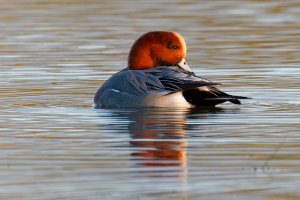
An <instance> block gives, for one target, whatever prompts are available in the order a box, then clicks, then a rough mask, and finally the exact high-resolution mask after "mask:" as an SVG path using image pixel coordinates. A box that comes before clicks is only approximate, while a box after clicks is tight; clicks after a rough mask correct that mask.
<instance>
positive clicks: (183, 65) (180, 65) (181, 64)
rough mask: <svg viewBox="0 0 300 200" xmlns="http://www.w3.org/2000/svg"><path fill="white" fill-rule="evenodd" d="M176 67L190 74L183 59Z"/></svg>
mask: <svg viewBox="0 0 300 200" xmlns="http://www.w3.org/2000/svg"><path fill="white" fill-rule="evenodd" d="M177 65H178V67H180V68H182V69H184V70H185V71H188V72H192V70H191V69H190V67H189V66H188V64H187V63H186V61H185V59H184V58H183V59H182V60H181V61H180V62H179V63H177Z"/></svg>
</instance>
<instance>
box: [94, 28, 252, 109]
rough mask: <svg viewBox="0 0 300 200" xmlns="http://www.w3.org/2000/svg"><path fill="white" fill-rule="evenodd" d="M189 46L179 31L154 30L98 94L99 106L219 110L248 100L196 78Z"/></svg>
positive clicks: (96, 98) (96, 97)
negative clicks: (124, 66)
mask: <svg viewBox="0 0 300 200" xmlns="http://www.w3.org/2000/svg"><path fill="white" fill-rule="evenodd" d="M186 55H187V47H186V43H185V40H184V38H183V37H182V36H181V35H180V34H179V33H177V32H167V31H152V32H148V33H145V34H143V35H142V36H140V37H139V38H138V39H137V40H136V41H135V42H134V43H133V45H132V47H131V49H130V51H129V55H128V64H127V67H126V68H124V69H123V70H121V71H119V72H117V73H115V74H114V75H112V76H111V77H110V78H109V79H108V80H107V81H106V82H105V83H104V84H103V85H102V86H101V87H100V88H99V89H98V91H97V92H96V94H95V97H94V105H95V107H101V108H132V107H134V108H138V107H174V108H178V107H181V108H183V107H184V108H191V107H208V106H209V107H215V106H216V105H218V104H221V103H224V102H230V103H233V104H241V101H240V99H248V97H243V96H235V95H230V94H227V93H225V92H223V91H221V90H219V89H218V88H217V86H219V85H220V83H218V82H213V81H210V80H208V79H205V78H202V77H200V76H198V75H196V74H195V73H194V72H193V71H192V70H191V68H190V67H189V66H188V64H187V62H186Z"/></svg>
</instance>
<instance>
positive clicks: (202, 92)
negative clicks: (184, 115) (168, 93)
mask: <svg viewBox="0 0 300 200" xmlns="http://www.w3.org/2000/svg"><path fill="white" fill-rule="evenodd" d="M183 96H184V98H185V99H186V100H187V101H188V102H189V103H191V104H193V105H195V106H215V105H217V104H220V103H224V102H226V101H229V102H231V103H233V104H241V101H240V100H239V99H250V98H248V97H243V96H234V95H229V94H226V93H225V92H222V91H220V90H218V89H217V88H215V87H212V86H206V87H205V88H201V87H200V88H196V89H191V90H187V91H184V92H183Z"/></svg>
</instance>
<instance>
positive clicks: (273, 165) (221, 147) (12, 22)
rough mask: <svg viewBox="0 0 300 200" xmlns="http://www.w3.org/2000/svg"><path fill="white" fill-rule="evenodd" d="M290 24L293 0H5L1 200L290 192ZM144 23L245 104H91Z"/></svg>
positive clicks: (295, 34) (295, 155)
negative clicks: (170, 37)
mask: <svg viewBox="0 0 300 200" xmlns="http://www.w3.org/2000/svg"><path fill="white" fill-rule="evenodd" d="M299 19H300V2H299V1H296V0H294V1H293V0H289V1H279V0H274V1H254V0H253V1H251V0H245V1H244V0H240V1H238V0H230V1H208V0H207V1H204V0H203V1H193V0H191V1H188V0H187V1H184V0H175V1H172V2H170V1H167V0H156V1H126V2H125V1H105V0H103V1H101V0H99V1H96V0H87V1H83V0H60V1H56V0H54V1H49V0H26V1H21V0H12V1H5V0H2V1H0V28H1V32H0V84H1V86H0V100H1V104H0V122H1V123H0V137H1V140H0V186H1V187H0V198H1V199H243V200H248V199H258V200H260V199H272V200H274V199H276V200H278V199H299V198H300V192H299V187H300V168H299V164H300V151H299V150H300V145H299V144H300V135H299V129H300V123H299V116H300V111H299V108H300V100H299V99H300V92H299V83H300V82H299V77H298V76H299V74H300V68H299V63H300V51H299V44H300V35H299V30H300V20H299ZM151 30H167V31H177V32H179V33H181V34H182V35H183V36H184V37H185V39H186V42H187V45H188V58H187V60H188V62H189V65H190V66H191V67H192V68H193V69H194V71H195V72H196V73H197V74H198V75H201V76H204V77H206V78H209V79H211V80H214V81H217V82H222V83H223V86H222V89H223V90H225V91H228V92H231V93H233V94H236V95H245V96H249V97H252V98H253V99H251V100H247V101H243V105H241V106H236V105H230V104H223V105H222V106H220V107H219V108H217V109H211V110H197V109H188V110H183V109H143V110H133V109H121V110H120V109H110V110H109V109H94V108H93V107H92V104H93V96H94V93H95V92H96V90H97V89H98V87H99V86H100V85H101V84H102V83H103V82H104V81H105V80H107V79H108V78H109V77H110V76H111V75H112V74H113V73H115V72H116V71H119V70H120V69H122V68H124V67H126V59H127V53H128V51H129V48H130V46H131V44H132V43H133V41H134V40H135V39H136V38H137V37H138V36H140V35H141V34H143V33H145V32H147V31H151Z"/></svg>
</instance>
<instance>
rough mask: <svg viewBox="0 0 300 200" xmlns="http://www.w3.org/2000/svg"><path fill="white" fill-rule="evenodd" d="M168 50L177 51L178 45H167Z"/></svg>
mask: <svg viewBox="0 0 300 200" xmlns="http://www.w3.org/2000/svg"><path fill="white" fill-rule="evenodd" d="M168 48H169V49H178V48H179V46H178V45H175V44H172V43H171V42H170V43H169V44H168Z"/></svg>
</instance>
